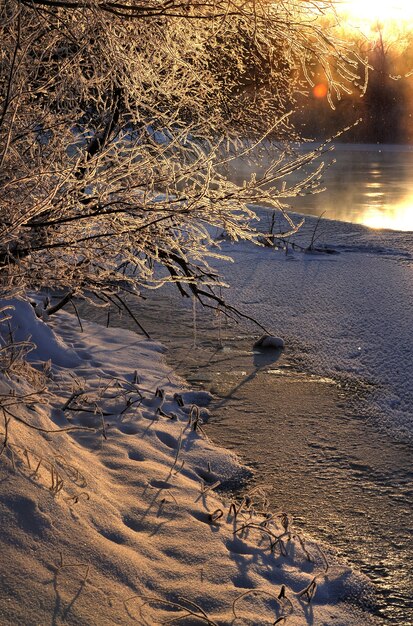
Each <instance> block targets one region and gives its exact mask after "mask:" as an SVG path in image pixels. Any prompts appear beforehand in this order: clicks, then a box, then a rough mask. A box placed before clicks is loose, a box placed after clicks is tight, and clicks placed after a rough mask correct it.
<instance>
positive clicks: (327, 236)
mask: <svg viewBox="0 0 413 626" xmlns="http://www.w3.org/2000/svg"><path fill="white" fill-rule="evenodd" d="M264 219H265V214H264V215H263V220H264ZM314 228H315V220H311V219H307V223H306V224H305V225H304V227H303V228H302V229H301V231H300V232H299V233H298V235H297V236H296V237H295V238H294V239H293V240H292V241H293V242H294V241H296V242H297V243H298V244H299V247H298V248H294V247H293V246H292V245H289V247H288V249H287V250H283V249H281V248H280V249H278V250H274V249H269V248H261V249H257V248H254V247H252V246H249V245H245V244H239V243H238V244H233V243H231V242H224V243H223V247H224V250H225V252H226V253H227V254H229V255H231V256H232V257H233V258H234V261H235V263H234V264H231V265H227V266H225V265H223V266H222V267H221V268H220V269H221V271H222V272H224V273H226V278H227V280H228V282H231V283H232V284H235V285H240V286H242V287H240V288H239V289H238V290H237V291H232V292H229V293H228V294H227V297H229V298H230V301H231V303H232V304H235V305H236V306H238V307H240V308H241V309H242V310H244V311H245V312H247V313H250V314H252V315H253V316H255V317H256V318H257V319H259V320H260V321H262V322H263V323H264V324H265V325H266V326H268V327H269V328H270V329H271V330H272V331H273V332H275V333H276V334H278V335H281V336H282V337H283V338H284V339H285V340H286V349H285V351H284V352H283V353H282V355H280V354H278V355H275V357H274V356H272V355H269V358H268V361H267V362H265V360H264V361H263V360H262V355H261V357H260V356H259V355H257V354H255V353H254V351H253V350H252V345H253V343H254V341H255V340H256V338H257V330H256V329H254V328H253V327H249V328H248V327H247V326H246V325H245V324H240V325H239V326H238V327H237V326H236V325H233V326H232V327H231V326H226V324H225V321H224V318H223V317H222V316H221V317H219V316H218V317H217V316H213V315H202V311H201V309H200V307H197V308H196V315H195V318H194V311H193V307H192V306H191V305H190V303H187V304H188V306H187V307H186V308H184V305H183V304H182V299H181V298H180V297H179V295H178V294H175V291H174V290H173V289H172V288H171V289H170V290H169V291H167V292H166V293H163V292H161V293H157V294H156V295H155V297H153V295H152V297H151V300H150V303H149V302H148V303H142V302H141V301H138V302H137V304H136V307H135V308H134V311H135V314H136V315H138V316H139V319H140V320H141V321H142V323H143V324H144V326H145V327H146V328H147V330H149V331H150V332H151V333H153V334H154V336H156V337H158V338H162V341H164V342H165V344H166V345H167V346H168V348H169V353H168V354H167V355H166V356H167V358H168V359H169V362H170V367H171V371H172V370H173V371H175V370H176V368H178V371H179V372H180V373H181V375H182V376H184V377H185V379H187V380H188V381H189V382H190V384H192V385H196V386H197V387H198V388H204V389H206V390H208V391H211V392H212V393H213V396H214V399H213V402H212V404H211V412H212V417H211V419H210V420H209V423H208V424H207V425H206V430H207V432H208V433H209V434H210V436H211V437H212V438H213V439H214V440H215V441H217V442H219V443H220V444H221V445H223V446H224V447H226V448H228V447H229V448H231V449H232V450H234V451H235V452H237V453H238V454H240V455H241V456H242V459H243V460H244V462H246V463H248V464H250V465H251V466H252V467H254V468H255V469H256V470H257V471H256V473H255V479H254V483H253V484H255V485H260V486H263V485H264V486H266V487H267V489H268V492H269V498H270V500H271V506H272V507H273V508H275V509H278V508H282V509H283V510H287V511H288V512H289V513H291V514H292V516H293V517H294V520H295V523H296V525H297V526H298V527H299V528H300V529H302V530H304V531H305V532H306V533H308V534H309V535H310V536H313V537H316V538H317V539H320V540H322V541H323V542H324V543H326V544H329V545H333V546H334V548H335V549H336V551H337V552H338V554H339V555H340V558H342V559H344V560H346V561H347V562H348V563H349V564H351V565H352V566H353V567H354V568H356V569H358V570H361V571H363V572H364V573H366V574H367V575H368V576H369V578H370V580H371V581H372V582H374V584H375V586H376V589H377V592H378V598H377V603H378V607H377V608H378V611H379V613H380V615H381V616H382V617H383V619H384V620H385V623H386V624H387V623H388V624H395V625H397V626H398V625H399V624H401V623H402V624H406V626H407V625H408V624H411V623H413V621H412V618H411V615H412V609H413V604H412V597H411V587H412V582H413V581H412V570H411V558H412V555H413V545H412V532H413V528H412V519H411V510H412V506H413V501H412V498H413V489H412V478H413V476H412V472H411V468H412V463H413V451H412V439H411V437H412V427H413V410H412V408H413V395H412V392H413V390H412V384H413V383H412V381H413V371H412V366H413V353H412V349H413V346H412V343H411V321H412V310H413V298H412V296H413V293H412V280H411V278H412V274H411V272H412V267H413V266H412V249H413V240H412V235H411V234H410V233H400V232H394V231H371V230H368V229H366V228H364V227H362V226H358V225H352V224H341V223H338V222H333V221H328V220H322V222H321V223H320V225H319V227H318V231H317V243H318V244H319V245H320V247H321V248H322V247H323V246H325V247H326V248H327V249H328V250H330V251H333V252H335V254H323V253H322V252H318V253H314V252H313V253H304V252H302V249H303V248H305V247H306V246H308V244H309V242H310V241H311V237H312V234H313V232H314ZM290 244H291V242H290ZM101 321H102V322H103V323H104V322H105V321H106V315H105V314H103V315H102V316H101ZM111 323H116V324H117V323H120V324H125V325H126V326H128V327H133V323H131V321H130V320H127V319H126V318H123V320H122V319H121V320H119V319H116V317H113V318H111ZM194 346H195V347H194ZM276 359H278V360H276ZM273 361H276V362H273ZM280 485H282V488H280Z"/></svg>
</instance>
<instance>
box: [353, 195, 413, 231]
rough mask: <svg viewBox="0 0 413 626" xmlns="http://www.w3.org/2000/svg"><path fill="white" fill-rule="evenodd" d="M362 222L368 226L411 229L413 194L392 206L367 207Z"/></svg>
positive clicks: (412, 221) (412, 229) (412, 226)
mask: <svg viewBox="0 0 413 626" xmlns="http://www.w3.org/2000/svg"><path fill="white" fill-rule="evenodd" d="M362 223H363V224H365V225H366V226H369V227H370V228H390V229H392V230H404V231H413V194H412V195H411V196H410V198H408V199H406V201H405V202H403V203H401V204H399V205H396V206H393V207H392V206H387V207H386V206H385V207H383V208H382V207H380V206H370V207H368V208H367V209H366V212H365V213H364V215H363V217H362Z"/></svg>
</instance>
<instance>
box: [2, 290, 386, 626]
mask: <svg viewBox="0 0 413 626" xmlns="http://www.w3.org/2000/svg"><path fill="white" fill-rule="evenodd" d="M14 305H15V311H14V313H13V319H12V321H11V323H12V327H13V328H14V329H15V331H14V332H15V333H16V337H17V336H19V337H22V338H30V340H31V342H32V343H33V344H34V347H33V350H32V352H31V359H32V363H34V364H35V365H36V367H37V368H38V376H37V378H36V376H32V377H31V378H30V377H28V376H27V375H25V373H24V372H25V370H22V372H23V374H22V373H20V374H19V372H18V371H17V372H16V371H15V372H14V374H13V376H12V379H11V380H7V378H4V377H3V379H2V381H1V384H2V389H1V393H2V403H3V406H4V407H5V409H6V412H5V413H4V414H3V415H4V418H5V419H6V422H7V427H6V422H5V423H4V425H3V428H2V430H3V436H2V439H4V434H5V430H7V441H6V442H5V443H6V446H5V448H4V450H3V453H2V455H1V456H0V464H1V469H2V480H1V482H0V515H1V520H2V523H1V536H2V544H3V547H2V592H1V593H2V599H1V604H2V624H5V625H6V624H7V625H12V624H13V625H14V624H22V625H25V624H56V625H57V624H62V623H65V624H76V626H79V625H83V624H84V625H88V626H90V625H91V624H99V625H100V626H103V625H106V624H142V625H144V624H148V625H155V624H161V623H165V621H167V620H176V621H179V622H180V623H182V624H186V625H190V624H194V625H195V624H200V623H206V624H219V625H221V626H224V625H229V624H234V625H235V624H236V625H254V626H258V625H261V624H262V625H264V624H273V623H275V622H276V620H279V619H280V618H282V617H285V618H286V619H285V623H287V624H289V625H291V626H294V625H301V624H313V623H317V624H318V625H320V626H321V625H326V626H327V625H328V626H339V625H340V626H346V625H350V624H351V625H352V626H355V625H360V626H361V625H363V626H364V625H366V624H369V623H374V620H373V618H371V617H370V616H369V615H368V614H365V613H363V612H362V611H361V609H359V608H357V606H356V600H357V598H359V597H361V596H362V595H363V593H364V592H365V581H364V579H363V578H361V577H359V576H356V575H355V574H354V573H353V572H351V571H350V570H349V568H347V567H345V566H342V565H339V564H336V563H332V562H331V563H329V564H328V563H327V561H326V558H325V556H324V553H323V552H322V551H321V550H320V549H318V548H317V547H316V545H315V544H312V543H311V542H309V541H305V540H304V539H303V538H302V537H299V536H297V535H296V534H295V533H294V530H293V529H292V528H291V527H290V523H289V520H288V516H286V515H285V514H284V513H283V512H277V511H274V512H269V511H267V510H266V507H265V498H264V496H263V495H262V494H260V493H258V492H256V493H255V494H254V493H252V494H250V496H249V497H248V498H244V500H243V501H242V502H236V501H235V500H234V499H233V498H232V497H231V495H229V494H228V492H227V495H225V492H224V493H221V495H219V494H218V493H217V489H218V487H219V485H220V484H221V486H225V485H227V486H228V485H229V484H231V483H233V482H234V481H235V482H236V481H238V480H239V478H240V477H242V476H244V475H245V470H244V468H243V467H242V466H241V465H240V463H239V461H238V459H237V457H236V456H235V455H233V454H231V453H230V452H228V451H225V450H223V449H220V448H218V447H216V446H215V445H213V444H212V443H211V442H210V441H209V440H208V439H207V437H206V436H205V435H204V434H203V432H202V428H200V417H199V416H200V410H199V408H197V405H196V404H194V403H195V402H196V401H197V400H198V401H199V404H200V405H201V404H203V405H205V404H207V400H208V398H207V397H206V396H205V394H204V395H201V396H200V397H197V395H196V394H193V393H192V392H190V391H188V390H183V389H181V386H182V385H181V383H180V382H179V381H178V380H175V379H171V376H170V372H168V369H167V367H166V365H165V364H164V362H163V361H162V352H163V351H162V348H161V346H159V345H158V344H156V343H154V342H151V341H148V340H142V339H140V338H139V337H138V336H137V335H136V334H134V333H132V332H129V331H124V330H120V329H106V328H103V327H100V326H98V325H95V324H91V323H87V322H84V323H83V326H84V332H83V333H82V332H80V330H79V328H78V327H77V322H76V320H75V319H74V318H73V317H72V316H70V315H68V314H67V313H64V312H62V313H59V314H58V315H57V316H56V317H55V318H54V319H53V321H52V322H51V323H50V324H49V325H46V323H44V322H43V321H40V320H38V319H36V317H35V315H34V311H33V309H32V307H31V306H30V305H28V304H27V303H25V302H22V301H18V302H15V303H14ZM2 331H4V328H2ZM49 359H50V360H51V366H50V370H49V369H48V368H46V370H45V373H43V369H44V368H42V367H41V362H42V360H43V361H48V360H49ZM29 378H30V380H29ZM23 379H24V381H23ZM19 381H20V382H19ZM30 381H31V382H30ZM29 382H30V384H31V389H29ZM23 386H24V393H25V394H27V393H31V394H32V395H30V396H27V395H26V397H25V399H24V401H23V399H21V401H19V398H18V396H19V394H21V393H22V389H23ZM10 391H13V394H14V395H12V394H10V393H9V392H10ZM35 392H37V393H35ZM29 425H32V426H36V428H37V429H43V430H41V431H39V430H35V429H33V428H30V427H29ZM46 431H50V432H46ZM51 431H54V432H51ZM64 431H66V432H64ZM346 598H347V599H348V598H352V599H353V601H354V604H353V605H350V604H346V603H344V602H343V601H344V600H345V599H346ZM310 599H311V602H310ZM282 621H283V620H281V623H282Z"/></svg>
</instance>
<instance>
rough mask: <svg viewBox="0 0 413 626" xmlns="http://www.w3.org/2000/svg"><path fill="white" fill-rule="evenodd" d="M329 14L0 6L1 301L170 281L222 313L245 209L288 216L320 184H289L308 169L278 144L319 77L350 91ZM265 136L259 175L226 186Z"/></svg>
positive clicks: (28, 1)
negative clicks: (269, 159)
mask: <svg viewBox="0 0 413 626" xmlns="http://www.w3.org/2000/svg"><path fill="white" fill-rule="evenodd" d="M328 4H329V3H324V2H321V3H318V2H316V3H313V2H311V3H308V2H304V3H295V2H293V1H292V0H287V1H285V2H276V3H271V4H269V3H266V2H263V3H262V2H241V1H239V2H238V0H236V1H235V2H234V1H232V0H231V1H226V0H225V1H219V2H213V3H211V2H205V3H203V2H185V3H182V2H178V1H177V2H173V1H171V2H170V1H168V0H167V1H163V2H145V3H137V2H126V3H118V2H96V1H92V2H88V3H87V4H84V3H81V2H65V1H63V2H62V1H60V0H59V1H57V0H56V1H55V0H25V1H24V2H22V1H19V0H4V1H3V2H2V4H1V9H0V24H1V26H0V36H1V40H2V49H1V52H0V68H1V79H0V98H1V104H0V226H1V231H0V272H1V273H0V280H1V286H2V289H3V293H4V294H5V295H7V294H8V293H9V292H10V291H11V290H12V289H14V288H22V289H24V288H27V287H30V288H41V287H43V286H46V285H47V286H49V287H51V288H56V289H64V290H65V291H66V292H67V293H70V294H72V295H80V294H82V293H86V292H89V293H90V292H92V293H97V294H101V295H102V294H103V295H105V294H106V295H107V294H111V293H118V292H119V290H122V289H124V290H130V291H134V290H135V289H136V287H138V288H139V286H140V285H145V286H147V287H156V286H158V285H160V284H162V283H163V282H165V281H166V280H169V281H171V280H172V281H174V282H176V283H177V285H178V287H179V288H180V290H181V292H182V293H183V294H190V293H192V294H194V295H195V296H197V297H201V296H202V297H203V298H206V299H207V300H208V298H209V299H211V300H212V302H218V300H217V297H216V296H215V295H214V286H216V285H217V284H219V277H218V276H216V274H215V272H214V271H213V270H212V269H211V268H210V266H209V260H210V259H211V258H213V257H214V256H216V255H219V249H218V247H217V245H216V243H215V242H214V241H213V239H214V235H215V233H216V231H225V232H226V233H227V235H228V236H229V237H232V238H233V239H238V238H247V239H251V240H254V239H255V237H256V232H255V230H254V227H253V224H252V220H253V218H254V213H253V211H252V210H251V208H250V205H251V203H254V202H255V203H256V202H263V201H265V203H266V204H269V206H272V207H273V208H276V209H280V210H283V208H284V207H285V206H286V202H288V198H289V197H291V196H292V195H296V194H297V193H304V192H307V191H311V190H313V189H314V185H316V184H317V176H312V177H306V176H304V175H303V177H302V180H301V181H300V182H299V183H298V184H297V183H294V184H293V185H291V184H287V185H286V184H285V181H286V180H287V178H288V174H289V173H291V172H292V171H294V170H296V169H299V168H300V167H301V166H303V165H304V164H306V163H309V162H311V161H312V160H313V159H315V158H316V157H317V156H318V153H317V151H314V152H312V153H307V154H306V155H305V156H304V157H303V156H302V155H300V156H297V155H296V154H294V153H293V152H292V151H291V149H290V148H289V144H288V143H285V142H286V141H290V140H291V139H298V137H297V135H296V133H295V131H294V128H293V127H292V124H291V123H290V115H289V113H290V112H291V111H292V110H293V108H294V102H295V94H297V93H298V92H299V91H302V90H303V89H304V88H305V85H304V82H305V80H307V81H309V82H310V83H311V80H312V78H311V67H312V63H313V62H315V61H317V66H318V67H322V68H323V71H324V72H325V76H326V79H327V80H328V84H329V87H330V94H331V97H332V98H333V97H339V95H340V93H341V91H342V90H343V89H344V90H346V89H348V88H349V86H350V85H351V83H352V82H353V81H354V80H355V79H356V74H357V71H358V67H359V62H358V60H357V59H356V58H355V57H353V56H352V54H351V52H349V51H348V50H346V48H345V46H344V45H342V44H341V43H340V42H337V41H335V40H334V39H333V38H330V36H329V34H328V33H325V32H323V31H322V30H321V29H320V28H319V27H318V26H317V22H316V19H315V18H316V15H317V12H322V11H324V10H325V9H326V7H327V5H328ZM303 76H304V77H305V80H303V78H302V77H303ZM268 136H270V137H271V138H273V139H276V140H277V141H278V142H279V146H280V147H279V155H278V158H277V159H276V160H275V161H274V163H273V164H272V165H271V167H270V168H269V169H268V170H267V171H266V173H265V174H264V176H262V177H261V178H260V179H257V178H255V177H252V178H251V179H250V180H247V181H245V183H244V184H243V185H242V186H238V185H236V184H234V183H233V182H231V181H230V180H229V179H228V178H227V177H226V176H225V164H226V163H228V161H230V160H231V159H233V158H234V156H235V155H237V153H239V152H241V153H244V156H245V157H246V158H247V157H248V153H249V151H248V150H246V149H245V144H243V140H245V139H248V141H249V142H250V143H252V144H254V145H257V144H259V142H260V141H262V139H263V138H265V137H268ZM283 142H284V143H283ZM254 152H255V153H256V151H254ZM290 226H291V229H292V230H293V229H294V228H295V225H294V224H293V223H292V222H291V224H290ZM157 266H161V268H162V267H163V268H164V270H165V271H162V270H161V271H160V272H159V271H155V270H156V267H157Z"/></svg>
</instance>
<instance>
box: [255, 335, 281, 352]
mask: <svg viewBox="0 0 413 626" xmlns="http://www.w3.org/2000/svg"><path fill="white" fill-rule="evenodd" d="M284 346H285V344H284V339H281V337H274V335H263V336H262V337H260V338H259V339H258V341H256V342H255V343H254V348H260V349H261V350H282V349H283V348H284Z"/></svg>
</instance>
